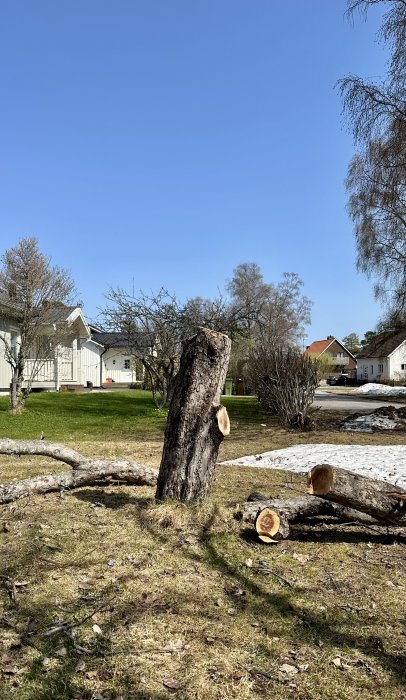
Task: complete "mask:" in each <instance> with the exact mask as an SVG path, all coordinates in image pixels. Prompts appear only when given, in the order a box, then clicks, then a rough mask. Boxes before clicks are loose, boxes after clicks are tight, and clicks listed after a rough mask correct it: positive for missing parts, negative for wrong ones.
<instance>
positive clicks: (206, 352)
mask: <svg viewBox="0 0 406 700" xmlns="http://www.w3.org/2000/svg"><path fill="white" fill-rule="evenodd" d="M230 350H231V341H230V339H229V338H228V337H227V336H226V335H224V334H223V333H217V332H215V331H211V330H208V329H207V328H200V329H199V331H198V332H197V334H196V335H195V336H193V338H191V339H190V340H188V341H186V343H185V344H184V348H183V352H182V357H181V360H180V368H179V372H178V374H177V376H176V379H175V384H174V389H173V397H172V401H171V404H170V408H169V414H168V422H167V425H166V431H165V442H164V448H163V453H162V461H161V466H160V469H159V476H158V484H157V490H156V498H157V499H158V500H166V499H174V500H177V501H182V502H183V503H188V502H189V501H194V500H196V499H198V498H201V497H203V496H205V495H206V494H207V493H208V491H209V490H210V488H211V485H212V482H213V479H214V472H215V465H216V459H217V454H218V449H219V446H220V443H221V442H222V440H223V438H224V435H228V434H229V432H230V421H229V419H228V415H227V411H226V409H225V408H224V406H220V394H221V390H222V388H223V386H224V382H225V378H226V374H227V368H228V362H229V359H230Z"/></svg>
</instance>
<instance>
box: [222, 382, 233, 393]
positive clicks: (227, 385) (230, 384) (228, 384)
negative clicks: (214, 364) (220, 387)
mask: <svg viewBox="0 0 406 700" xmlns="http://www.w3.org/2000/svg"><path fill="white" fill-rule="evenodd" d="M232 395H233V380H232V379H226V381H225V384H224V396H232Z"/></svg>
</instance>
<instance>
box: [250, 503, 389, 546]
mask: <svg viewBox="0 0 406 700" xmlns="http://www.w3.org/2000/svg"><path fill="white" fill-rule="evenodd" d="M256 495H257V496H258V495H260V494H256ZM249 498H250V497H249ZM262 513H263V514H264V517H265V524H263V522H262V519H261V516H262ZM318 515H325V516H328V517H330V516H334V517H336V518H339V519H340V520H342V521H343V522H345V521H347V522H353V521H355V522H359V523H360V524H362V525H379V524H380V523H379V522H378V521H376V520H375V519H374V518H372V517H371V516H369V515H366V514H365V513H360V512H359V511H356V510H353V509H352V508H344V507H343V506H340V505H338V504H336V503H331V502H330V501H327V500H324V499H323V498H317V497H315V496H305V495H303V496H299V497H298V498H290V499H288V500H283V499H279V498H274V499H272V500H269V499H268V500H266V501H265V500H264V497H261V499H258V500H254V501H252V500H248V501H246V503H244V504H243V505H242V510H241V516H242V520H243V521H244V522H249V523H255V528H256V530H257V532H258V529H260V532H258V534H259V536H260V539H261V540H262V541H263V542H267V541H278V540H282V539H286V538H288V537H289V535H290V526H291V525H292V524H294V523H298V522H303V521H306V519H307V518H311V517H315V516H318ZM268 518H269V520H268ZM258 522H259V527H258V525H257V523H258ZM268 522H269V523H270V524H272V523H273V524H275V523H278V528H277V529H275V528H272V534H270V532H271V530H270V529H269V531H268V532H266V524H267V523H268ZM264 530H265V532H264ZM261 535H262V537H261ZM266 537H268V540H267V539H266Z"/></svg>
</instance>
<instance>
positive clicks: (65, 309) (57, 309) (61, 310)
mask: <svg viewBox="0 0 406 700" xmlns="http://www.w3.org/2000/svg"><path fill="white" fill-rule="evenodd" d="M77 308H78V307H77V306H51V307H50V308H49V309H47V310H46V311H45V312H44V314H43V318H44V323H63V322H64V321H67V320H68V318H69V316H70V315H71V313H73V311H75V309H77Z"/></svg>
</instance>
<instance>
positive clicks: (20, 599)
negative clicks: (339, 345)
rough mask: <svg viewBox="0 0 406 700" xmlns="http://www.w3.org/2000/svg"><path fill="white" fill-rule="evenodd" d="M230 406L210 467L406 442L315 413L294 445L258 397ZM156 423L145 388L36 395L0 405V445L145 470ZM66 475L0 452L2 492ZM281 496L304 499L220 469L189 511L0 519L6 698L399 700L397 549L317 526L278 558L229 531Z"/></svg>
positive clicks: (63, 505)
mask: <svg viewBox="0 0 406 700" xmlns="http://www.w3.org/2000/svg"><path fill="white" fill-rule="evenodd" d="M224 403H225V404H226V405H227V408H228V411H229V414H230V418H231V423H232V433H231V435H230V437H229V438H227V439H226V440H225V441H224V443H223V445H222V448H221V454H220V459H227V458H232V457H238V456H241V455H244V454H250V453H254V452H261V451H264V450H269V449H274V448H281V447H286V446H289V445H291V444H297V443H306V442H335V443H338V442H340V443H347V444H348V443H351V442H353V443H357V444H360V443H361V444H394V443H396V442H398V443H399V444H401V443H402V442H404V436H402V435H401V434H395V435H387V434H385V433H382V434H378V433H376V434H372V435H354V434H352V435H351V434H348V433H341V432H339V431H338V429H337V416H334V415H332V414H330V415H329V414H325V413H323V414H320V420H319V429H318V430H317V431H315V432H314V433H310V434H302V433H299V434H294V433H289V432H287V431H285V430H283V429H281V428H280V427H278V426H277V425H276V424H275V422H274V420H273V419H270V418H269V417H268V416H266V415H264V414H263V413H262V412H261V410H260V408H259V407H258V405H257V403H256V402H255V401H254V400H253V399H249V398H242V399H235V398H227V399H224ZM164 425H165V414H162V413H159V412H157V411H155V410H154V408H153V406H152V403H151V401H150V397H149V395H148V394H147V393H143V392H122V393H121V392H120V393H119V392H117V393H105V394H98V393H94V394H83V395H71V394H38V395H33V396H31V397H30V399H29V401H28V403H27V409H26V411H25V413H24V414H23V415H22V416H11V415H9V414H8V412H7V398H1V399H0V436H1V437H12V438H27V439H28V438H38V437H39V435H40V433H41V431H44V433H45V437H46V439H47V440H49V441H60V442H65V443H67V444H69V445H71V446H73V447H75V448H76V449H78V450H79V451H82V452H83V453H85V454H89V455H90V454H92V455H99V456H107V455H112V456H117V457H119V456H121V457H132V458H133V459H137V460H139V461H145V462H147V463H149V464H151V465H153V466H158V465H159V460H160V453H161V449H162V438H163V430H164ZM60 469H64V467H63V465H61V464H59V463H56V462H52V461H49V460H47V459H45V458H26V457H21V458H13V459H11V458H10V457H5V456H3V457H1V458H0V481H3V482H4V481H9V480H11V479H13V478H22V477H24V476H32V475H34V474H39V473H46V472H48V471H51V470H54V471H57V470H60ZM292 488H293V489H297V490H299V491H300V490H303V488H304V484H303V477H301V476H300V475H291V474H289V475H288V477H286V474H284V473H282V472H277V471H270V470H269V471H267V470H255V469H248V468H245V469H243V468H231V467H218V471H217V478H216V481H215V484H214V488H213V492H212V494H211V495H210V497H209V498H207V499H206V501H205V502H204V503H202V504H198V505H195V506H193V507H185V506H182V505H179V504H155V503H154V500H153V495H154V493H153V489H151V488H148V487H137V488H135V487H134V488H131V487H122V486H110V487H108V488H105V489H101V488H89V487H86V488H83V489H78V490H76V491H72V492H70V493H65V494H64V497H63V498H61V497H60V495H59V494H49V495H46V496H38V497H34V498H31V499H24V500H22V501H21V502H17V503H14V504H11V505H10V506H6V507H3V508H2V509H0V562H1V570H0V575H1V578H0V698H1V700H3V699H4V700H6V699H7V700H9V698H16V700H68V699H69V700H73V699H75V700H101V699H102V698H103V699H104V700H118V698H125V700H133V699H142V698H145V699H146V700H147V699H151V700H164V699H166V698H170V697H174V696H176V697H177V698H180V699H183V700H206V699H207V700H234V699H235V700H248V699H249V698H250V699H251V698H254V699H256V698H258V699H259V698H261V699H263V698H268V697H269V698H273V699H276V700H282V699H285V698H292V699H294V700H331V699H332V698H334V699H339V700H353V699H354V698H355V697H356V698H357V700H370V698H381V699H383V700H400V699H401V698H404V697H405V691H404V687H405V686H404V684H405V680H406V671H405V668H406V664H405V646H406V636H405V632H406V628H405V616H404V597H405V583H404V581H405V568H406V566H405V563H406V547H405V540H404V539H403V538H402V537H400V536H399V535H398V534H397V535H396V534H394V533H392V532H389V533H388V532H386V530H384V531H383V530H382V529H380V530H379V531H378V530H375V529H367V528H360V527H356V526H346V527H344V526H342V525H337V524H333V523H330V524H328V525H326V524H323V523H316V524H314V525H312V526H310V525H302V526H299V525H298V526H296V527H295V528H294V530H293V533H292V536H291V539H290V540H288V541H285V542H282V543H280V544H278V545H277V546H276V547H272V546H267V545H263V544H261V543H259V542H258V541H257V540H256V539H255V537H254V536H253V532H252V528H250V527H247V526H243V525H241V523H240V522H239V521H237V520H236V519H235V517H234V515H235V512H236V510H238V503H239V502H241V501H242V500H244V499H245V497H246V496H247V494H248V493H249V492H250V491H252V490H261V491H263V492H265V493H269V494H272V495H274V496H281V497H290V496H292ZM293 493H294V492H293ZM263 561H265V562H267V564H268V565H269V567H270V569H271V570H272V572H273V573H271V574H269V573H268V574H266V573H264V571H263V570H261V566H262V565H261V562H263ZM62 622H66V623H68V629H69V630H72V629H73V630H74V637H73V638H72V637H69V636H68V635H67V634H65V633H64V632H63V627H62V628H61V623H62ZM58 625H59V631H58V630H57V631H55V632H54V633H50V631H52V629H55V628H58ZM73 641H74V643H73ZM75 644H76V645H79V646H81V647H83V648H85V649H86V650H87V652H84V653H80V652H79V650H78V649H77V648H75Z"/></svg>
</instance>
